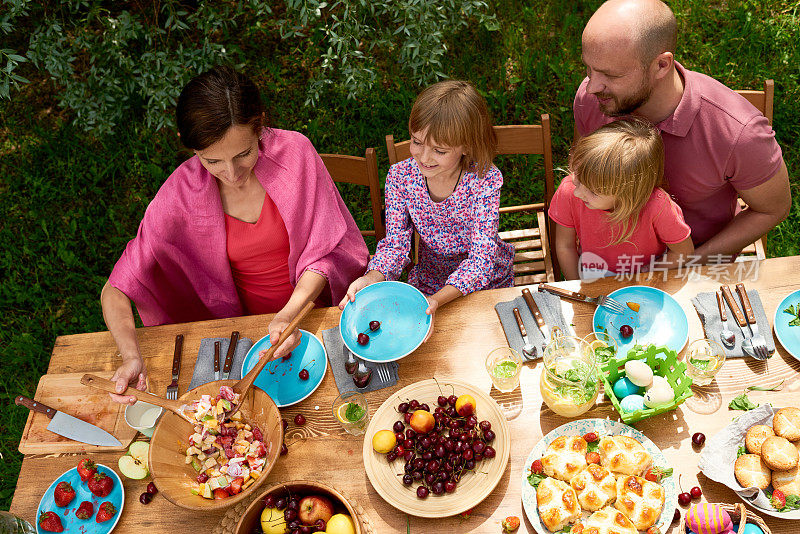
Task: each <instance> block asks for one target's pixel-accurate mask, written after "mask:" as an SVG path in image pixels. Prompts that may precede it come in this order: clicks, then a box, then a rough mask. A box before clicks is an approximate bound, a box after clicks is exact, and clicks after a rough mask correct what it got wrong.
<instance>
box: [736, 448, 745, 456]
mask: <svg viewBox="0 0 800 534" xmlns="http://www.w3.org/2000/svg"><path fill="white" fill-rule="evenodd" d="M745 454H747V449H746V448H745V446H744V445H739V448H738V449H737V450H736V457H737V458H738V457H739V456H744V455H745Z"/></svg>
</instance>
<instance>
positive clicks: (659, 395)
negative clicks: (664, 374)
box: [644, 377, 675, 408]
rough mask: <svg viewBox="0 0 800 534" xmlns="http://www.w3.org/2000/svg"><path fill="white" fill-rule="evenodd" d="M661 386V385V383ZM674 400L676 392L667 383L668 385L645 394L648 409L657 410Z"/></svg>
mask: <svg viewBox="0 0 800 534" xmlns="http://www.w3.org/2000/svg"><path fill="white" fill-rule="evenodd" d="M655 378H660V377H655ZM665 382H666V380H665ZM659 384H661V382H660V381H659ZM673 399H675V392H674V391H673V390H672V387H671V386H670V385H669V383H668V382H667V383H666V385H657V386H653V387H651V388H650V389H648V390H647V393H645V394H644V405H645V406H647V407H648V408H657V407H659V406H663V405H664V404H669V403H670V402H672V401H673Z"/></svg>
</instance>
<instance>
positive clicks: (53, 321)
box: [0, 0, 800, 509]
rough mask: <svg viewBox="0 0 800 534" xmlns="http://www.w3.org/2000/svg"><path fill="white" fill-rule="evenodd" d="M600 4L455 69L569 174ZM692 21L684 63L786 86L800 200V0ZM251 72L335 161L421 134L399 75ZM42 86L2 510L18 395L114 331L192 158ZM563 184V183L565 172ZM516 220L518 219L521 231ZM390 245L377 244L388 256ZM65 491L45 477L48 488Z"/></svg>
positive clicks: (286, 118) (2, 255)
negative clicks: (116, 306) (318, 90)
mask: <svg viewBox="0 0 800 534" xmlns="http://www.w3.org/2000/svg"><path fill="white" fill-rule="evenodd" d="M598 4H599V2H571V1H566V0H550V1H547V2H536V3H531V2H525V1H522V0H517V1H514V0H501V1H499V2H498V3H497V14H498V18H499V19H500V21H501V24H502V29H501V31H499V32H488V31H485V30H480V29H473V28H470V29H467V30H464V31H462V32H460V34H459V35H457V36H456V38H455V39H453V42H452V43H451V45H450V50H451V52H450V55H449V56H448V58H447V61H446V63H445V71H446V72H447V74H448V75H450V76H452V77H455V78H467V79H470V80H472V81H473V82H474V83H475V84H476V85H477V86H478V87H479V89H480V90H481V91H482V92H483V93H484V95H485V96H486V98H487V100H488V102H489V106H490V108H491V111H492V113H493V117H494V119H495V122H496V123H497V124H511V123H534V122H538V121H539V116H540V115H541V114H542V113H545V112H546V113H549V114H550V116H551V120H552V124H553V149H554V153H555V154H554V157H555V166H556V167H564V165H565V161H566V155H567V150H568V146H569V141H570V139H571V137H572V99H573V96H574V94H575V89H576V88H577V86H578V84H579V83H580V81H581V79H582V77H583V67H582V65H581V63H580V35H581V31H582V28H583V25H584V24H585V21H586V20H587V19H588V17H589V15H590V14H591V12H592V11H593V10H594V8H595V7H596V6H597V5H598ZM672 5H673V8H674V9H675V11H676V14H677V16H678V20H679V24H680V38H679V49H678V53H677V58H678V60H679V61H681V62H682V63H683V64H684V65H686V66H687V67H688V68H691V69H695V70H699V71H702V72H705V73H707V74H709V75H711V76H714V77H715V78H717V79H718V80H720V81H722V82H723V83H725V84H727V85H729V86H731V87H734V88H760V87H761V85H762V83H763V80H764V79H765V78H772V79H774V80H775V86H776V94H775V117H774V122H775V131H776V135H777V138H778V141H779V142H780V144H781V146H782V147H783V150H784V157H785V159H786V163H787V165H788V167H789V172H790V175H791V176H793V178H792V189H793V193H794V195H796V196H797V195H798V194H800V188H799V187H798V184H800V181H799V180H798V179H797V178H795V176H796V174H797V170H798V169H800V165H799V164H800V161H799V160H800V156H798V152H800V150H798V149H800V142H798V139H800V123H798V120H797V118H798V117H800V83H799V82H800V51H798V46H800V44H798V43H800V31H799V30H798V28H799V27H800V20H798V7H797V6H796V3H795V2H791V1H788V0H785V1H777V0H769V1H766V0H765V1H763V2H760V1H746V0H738V1H736V2H724V1H716V2H705V1H702V0H676V1H675V2H672ZM258 46H259V47H260V48H259V49H258V50H254V49H250V51H251V52H252V53H251V54H250V57H249V58H248V67H249V71H248V72H249V73H250V74H251V75H252V76H253V77H254V78H255V79H256V80H257V82H258V83H259V85H260V86H261V87H262V89H263V92H264V94H265V96H266V97H267V99H268V101H269V102H272V103H273V104H272V105H271V109H272V118H273V124H274V125H276V126H278V127H281V128H287V129H296V130H299V131H302V132H303V133H305V134H306V135H307V136H308V137H309V138H310V139H311V140H312V141H313V142H314V144H315V146H316V147H317V149H318V150H319V151H320V152H341V153H348V154H353V155H360V154H363V153H364V150H365V148H366V147H367V146H374V147H377V148H378V151H379V155H380V160H379V166H380V170H381V173H384V174H385V171H386V169H387V167H388V164H387V160H386V153H385V149H384V144H383V138H384V136H385V135H386V134H387V133H392V134H394V135H395V137H396V138H398V139H405V138H406V137H407V135H408V132H407V131H406V124H407V118H408V112H409V109H410V106H411V103H412V101H413V99H414V96H415V95H416V94H417V92H418V91H419V90H420V89H421V88H420V87H419V84H418V83H417V82H415V81H414V80H413V79H409V77H408V76H407V75H404V74H402V73H401V72H399V70H398V67H397V66H396V65H385V66H384V67H383V72H384V73H385V76H384V78H383V79H382V80H381V87H379V88H377V89H376V90H375V91H373V92H372V93H371V94H370V95H369V96H368V97H366V98H364V99H362V100H359V101H348V100H346V99H345V97H344V96H343V95H338V94H331V95H328V96H327V97H326V98H325V99H323V101H322V102H323V103H322V104H321V105H319V106H318V107H316V108H311V107H308V106H305V105H304V101H305V95H304V87H305V85H306V82H307V80H308V73H307V72H305V71H304V70H303V69H302V68H301V67H300V66H299V65H298V64H297V63H296V60H294V59H293V58H294V57H296V56H295V55H294V54H293V50H292V49H291V46H290V45H289V44H287V43H284V42H280V41H276V40H274V39H265V40H264V41H263V42H258ZM24 74H25V75H26V76H28V77H29V78H31V79H32V80H33V83H32V84H31V85H30V86H28V87H26V88H25V89H24V90H23V91H22V92H20V93H18V94H17V95H16V96H15V97H14V100H13V102H11V103H8V102H3V103H0V221H2V222H0V242H1V243H2V246H0V269H1V270H0V273H2V287H0V317H2V326H3V328H2V332H1V333H0V347H2V348H0V362H2V364H0V365H2V368H1V370H2V371H1V372H0V399H1V400H2V406H3V410H2V412H0V453H2V455H3V458H4V461H2V462H0V480H2V481H3V483H2V485H1V486H0V509H7V508H8V506H9V505H10V503H11V497H12V495H13V491H14V487H15V481H16V479H17V476H18V472H19V467H20V462H21V456H20V455H19V453H18V452H17V445H18V442H19V437H20V434H21V432H22V428H23V425H24V422H25V418H26V416H27V412H26V410H24V409H22V408H18V407H15V406H14V405H13V398H14V397H15V396H16V395H17V394H25V395H28V396H32V395H33V394H34V392H35V390H36V384H37V382H38V379H39V377H40V376H41V375H42V374H44V373H45V372H46V370H47V366H48V361H49V355H50V353H51V351H52V347H53V343H54V340H55V337H56V336H59V335H63V334H72V333H78V332H90V331H97V330H102V329H104V324H103V320H102V316H101V313H100V306H99V304H98V295H99V292H100V288H101V287H102V285H103V283H104V281H105V280H106V278H107V276H108V273H109V272H110V270H111V267H112V266H113V264H114V262H115V261H116V259H117V258H118V257H119V255H120V253H121V251H122V249H123V247H124V245H125V243H126V241H127V240H128V239H130V238H131V237H132V236H133V235H134V234H135V232H136V228H137V225H138V222H139V219H140V217H141V215H142V213H143V212H144V209H145V207H146V205H147V202H148V201H149V200H150V199H151V198H152V196H153V195H154V194H155V192H156V190H157V189H158V187H159V185H160V184H161V183H162V182H163V180H164V179H165V178H166V176H167V175H168V174H169V173H170V172H171V171H172V169H174V167H175V166H176V165H177V164H179V163H180V162H181V161H182V160H183V158H184V157H185V156H186V153H185V152H182V151H180V150H179V147H178V143H177V139H176V136H175V133H174V132H173V131H165V132H159V133H153V132H148V131H147V130H146V129H144V128H143V127H142V126H141V125H140V124H137V123H136V122H135V121H134V122H132V123H130V124H126V125H125V126H124V127H121V128H119V129H117V130H116V132H115V133H114V135H112V136H108V137H106V138H103V139H94V138H92V137H91V136H88V135H86V134H84V133H82V132H80V131H76V130H75V129H74V128H73V127H71V126H69V120H70V118H71V117H70V116H69V114H68V112H65V111H63V110H59V109H58V107H57V105H56V98H55V96H54V94H55V92H56V88H54V87H52V85H51V84H50V83H49V82H48V81H46V80H43V79H42V78H41V77H37V75H36V73H35V72H32V71H29V72H24ZM498 163H499V166H500V168H501V169H502V170H503V172H504V174H505V175H506V183H505V184H506V185H505V187H504V189H503V198H502V203H503V204H512V203H522V202H528V201H530V200H532V199H536V198H540V197H541V192H542V187H541V182H540V181H538V180H537V179H536V178H537V177H539V176H541V161H540V160H539V159H538V158H514V159H513V160H512V159H511V158H501V159H499V160H498ZM561 175H562V174H561V173H560V172H557V176H558V177H560V176H561ZM343 195H344V197H345V199H346V201H347V202H348V205H349V206H350V207H351V209H352V210H353V212H354V215H355V217H356V219H357V221H358V222H359V225H361V226H364V227H366V226H368V225H369V221H370V220H371V216H370V213H369V208H368V201H367V200H366V198H365V197H363V196H360V191H358V190H356V189H352V188H347V189H343ZM798 206H799V204H798V203H797V202H795V203H794V205H793V207H792V212H791V215H790V216H789V218H788V219H787V220H786V221H785V222H784V223H782V224H781V225H780V226H779V227H778V228H777V229H776V230H774V231H772V232H771V233H770V241H769V249H768V252H769V254H770V255H772V256H783V255H795V254H798V253H800V251H798V243H800V207H798ZM504 224H509V223H508V221H506V222H504ZM373 246H374V245H373ZM45 483H49V481H42V482H41V485H42V487H43V488H44V484H45Z"/></svg>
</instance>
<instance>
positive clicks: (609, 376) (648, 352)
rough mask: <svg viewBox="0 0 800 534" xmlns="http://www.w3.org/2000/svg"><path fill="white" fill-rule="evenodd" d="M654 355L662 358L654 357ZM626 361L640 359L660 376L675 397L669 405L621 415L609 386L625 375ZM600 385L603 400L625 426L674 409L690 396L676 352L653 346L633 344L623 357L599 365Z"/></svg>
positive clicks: (689, 385)
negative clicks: (608, 400)
mask: <svg viewBox="0 0 800 534" xmlns="http://www.w3.org/2000/svg"><path fill="white" fill-rule="evenodd" d="M658 355H663V356H662V357H658ZM628 360H644V361H645V363H647V365H648V366H649V367H650V368H651V369H652V370H653V374H656V375H659V376H663V377H664V378H666V379H667V382H669V385H670V386H672V390H673V391H674V392H675V398H674V399H673V401H672V402H670V403H669V404H664V405H663V406H659V407H657V408H647V407H645V408H643V409H641V410H638V411H635V412H625V411H623V410H622V408H621V407H620V405H619V399H618V398H617V396H616V395H614V389H613V385H614V383H615V382H616V381H617V380H619V379H620V378H621V377H622V376H624V375H625V362H627V361H628ZM602 370H603V386H604V387H605V391H606V397H608V398H609V399H611V404H613V405H614V409H616V410H617V412H618V413H619V415H620V417H621V418H622V420H623V422H625V423H626V424H631V423H635V422H637V421H641V420H642V419H647V418H648V417H652V416H654V415H658V414H660V413H664V412H668V411H670V410H674V409H675V408H677V407H678V405H679V404H682V403H683V402H684V401H685V400H686V399H688V398H689V397H691V396H692V389H691V385H692V379H691V378H689V377H688V376H686V364H685V363H683V362H681V361H678V353H677V352H675V351H674V350H672V349H669V348H667V347H664V346H661V347H656V346H655V345H647V346H645V347H643V346H641V345H635V346H634V347H633V348H632V349H631V350H629V351H628V355H627V356H626V357H625V358H617V357H612V358H611V359H610V360H608V361H607V362H606V363H604V364H603V367H602Z"/></svg>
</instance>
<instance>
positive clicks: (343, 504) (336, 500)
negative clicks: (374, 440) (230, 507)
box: [234, 480, 372, 534]
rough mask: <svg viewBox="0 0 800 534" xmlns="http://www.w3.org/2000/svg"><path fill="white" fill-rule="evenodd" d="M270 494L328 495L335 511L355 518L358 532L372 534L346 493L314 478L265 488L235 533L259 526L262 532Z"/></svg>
mask: <svg viewBox="0 0 800 534" xmlns="http://www.w3.org/2000/svg"><path fill="white" fill-rule="evenodd" d="M270 494H274V495H275V496H276V497H281V496H289V495H292V496H299V497H301V498H302V497H305V496H306V495H322V496H324V497H328V498H329V499H330V500H331V502H333V507H334V513H337V514H338V513H342V514H348V515H349V516H350V517H351V518H352V519H353V525H354V526H355V529H356V534H372V529H371V528H364V527H363V526H362V524H361V519H360V518H359V514H358V513H356V508H357V507H356V506H354V505H352V504H350V502H349V501H348V500H347V499H346V498H345V497H344V495H342V494H341V493H339V492H338V491H336V490H335V489H333V488H332V487H330V486H326V485H325V484H322V483H320V482H315V481H313V480H292V481H290V482H281V483H278V484H274V485H273V486H271V487H269V488H267V489H266V490H264V491H263V492H262V493H261V494H260V495H258V496H257V497H256V498H255V500H253V502H252V503H250V506H248V507H247V510H245V512H244V514H242V517H241V518H240V519H239V522H238V523H237V524H236V529H235V530H234V534H251V533H252V532H254V531H255V529H256V528H257V527H258V532H261V530H260V528H261V512H262V511H263V510H264V497H266V496H267V495H270ZM358 509H359V510H361V513H363V512H364V510H363V509H361V508H360V507H358ZM312 531H313V529H312Z"/></svg>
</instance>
